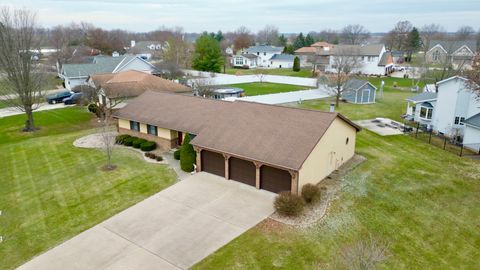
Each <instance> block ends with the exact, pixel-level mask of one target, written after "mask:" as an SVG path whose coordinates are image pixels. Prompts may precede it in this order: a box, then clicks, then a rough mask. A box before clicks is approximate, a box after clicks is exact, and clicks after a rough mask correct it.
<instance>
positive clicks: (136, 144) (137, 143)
mask: <svg viewBox="0 0 480 270" xmlns="http://www.w3.org/2000/svg"><path fill="white" fill-rule="evenodd" d="M144 142H147V140H145V139H142V138H137V139H136V140H133V142H132V146H133V148H140V145H141V144H142V143H144Z"/></svg>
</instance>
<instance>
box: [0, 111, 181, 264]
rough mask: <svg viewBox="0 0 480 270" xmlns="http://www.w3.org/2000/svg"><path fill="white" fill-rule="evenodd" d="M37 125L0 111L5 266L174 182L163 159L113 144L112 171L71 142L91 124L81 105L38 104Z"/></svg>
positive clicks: (97, 154) (0, 250)
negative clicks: (33, 128) (47, 107)
mask: <svg viewBox="0 0 480 270" xmlns="http://www.w3.org/2000/svg"><path fill="white" fill-rule="evenodd" d="M35 115H36V123H37V125H38V126H41V130H40V131H38V132H37V133H35V134H24V133H20V132H18V130H20V129H21V126H22V124H23V123H24V116H23V115H19V116H12V117H7V118H3V119H0V160H1V161H2V170H1V171H0V186H1V187H2V188H1V190H0V194H1V195H0V207H1V208H0V210H2V215H1V216H0V225H1V226H0V235H1V236H3V242H2V243H1V244H0V257H1V258H2V267H1V268H2V269H12V268H14V267H17V266H19V265H21V264H22V263H23V262H25V261H27V260H29V259H31V258H32V257H33V256H35V255H38V254H39V253H42V252H44V251H46V250H47V249H49V248H52V247H54V246H56V245H58V244H59V243H61V242H63V241H65V240H67V239H69V238H71V237H73V236H75V235H76V234H78V233H80V232H82V231H84V230H86V229H88V228H90V227H92V226H93V225H95V224H98V223H99V222H101V221H103V220H105V219H106V218H108V217H110V216H112V215H114V214H115V213H118V212H120V211H121V210H123V209H125V208H127V207H129V206H131V205H133V204H135V203H137V202H139V201H141V200H143V199H145V198H146V197H149V196H150V195H152V194H154V193H156V192H158V191H160V190H162V189H163V188H165V187H167V186H169V185H171V184H172V183H173V182H174V181H175V175H174V173H173V172H172V170H171V169H169V168H168V167H167V166H165V165H156V164H149V163H146V162H144V161H143V159H142V158H141V157H140V156H139V155H138V154H136V153H134V152H131V151H129V150H127V149H122V150H117V151H116V152H114V160H113V162H114V164H116V165H118V168H117V169H116V170H114V171H111V172H105V171H103V170H101V167H102V164H103V163H104V162H105V154H104V153H102V152H101V151H99V150H94V149H79V148H75V147H74V146H73V145H72V143H73V141H74V140H75V139H76V138H78V137H81V136H84V135H86V134H89V133H92V132H95V131H94V130H92V128H93V124H92V123H95V122H96V121H94V120H93V121H92V119H91V114H89V113H87V112H85V111H84V109H83V108H76V107H74V108H67V109H59V110H52V111H44V112H37V113H35Z"/></svg>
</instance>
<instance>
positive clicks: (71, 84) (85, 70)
mask: <svg viewBox="0 0 480 270" xmlns="http://www.w3.org/2000/svg"><path fill="white" fill-rule="evenodd" d="M127 70H138V71H142V72H145V73H150V74H153V73H157V72H158V71H157V69H156V68H155V67H154V66H153V65H151V64H150V63H148V62H146V61H145V60H143V59H141V58H140V57H136V56H130V55H123V56H119V57H111V56H103V55H101V56H95V57H94V58H93V60H92V62H91V63H82V64H64V65H62V67H61V69H60V72H59V74H58V76H59V77H60V78H62V79H63V80H64V83H65V88H67V89H68V90H72V89H73V88H75V86H78V85H85V84H87V80H88V78H89V76H91V75H93V74H104V73H118V72H121V71H127Z"/></svg>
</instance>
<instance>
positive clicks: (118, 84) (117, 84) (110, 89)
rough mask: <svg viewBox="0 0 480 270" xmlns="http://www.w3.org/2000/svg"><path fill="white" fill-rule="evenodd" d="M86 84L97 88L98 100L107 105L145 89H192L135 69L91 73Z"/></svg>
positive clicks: (185, 92) (180, 91) (164, 90)
mask: <svg viewBox="0 0 480 270" xmlns="http://www.w3.org/2000/svg"><path fill="white" fill-rule="evenodd" d="M88 84H89V85H90V86H91V87H93V88H95V89H99V90H98V95H99V102H100V103H101V104H108V105H109V106H114V105H115V104H118V103H120V102H123V101H125V100H126V99H130V98H133V97H137V96H139V95H141V94H143V93H144V92H145V91H163V92H170V93H177V94H192V89H191V88H189V87H187V86H184V85H181V84H179V83H176V82H173V81H170V80H166V79H163V78H160V77H157V76H155V75H151V74H148V73H145V72H141V71H137V70H128V71H122V72H119V73H106V74H93V75H91V76H90V78H89V79H88Z"/></svg>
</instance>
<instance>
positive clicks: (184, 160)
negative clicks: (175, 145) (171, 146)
mask: <svg viewBox="0 0 480 270" xmlns="http://www.w3.org/2000/svg"><path fill="white" fill-rule="evenodd" d="M195 159H196V153H195V150H194V149H193V146H192V145H191V144H190V134H188V133H187V134H186V135H185V139H184V140H183V144H182V146H181V147H180V168H182V170H183V171H185V172H191V171H193V164H195Z"/></svg>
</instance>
